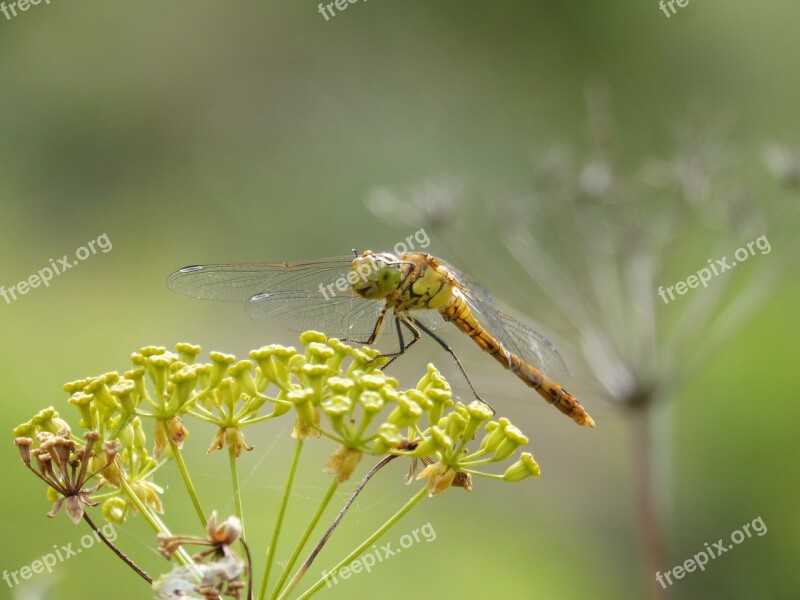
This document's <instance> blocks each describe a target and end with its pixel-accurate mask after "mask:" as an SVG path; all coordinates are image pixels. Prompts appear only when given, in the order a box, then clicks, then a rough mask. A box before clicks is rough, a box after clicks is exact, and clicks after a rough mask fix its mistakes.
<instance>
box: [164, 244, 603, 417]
mask: <svg viewBox="0 0 800 600" xmlns="http://www.w3.org/2000/svg"><path fill="white" fill-rule="evenodd" d="M167 286H168V287H169V288H170V289H172V290H173V291H175V292H178V293H181V294H184V295H186V296H190V297H193V298H196V299H201V300H218V301H228V302H239V303H242V304H244V306H245V310H246V311H247V313H248V315H249V316H250V317H252V318H254V319H256V320H258V321H262V322H265V323H270V324H273V325H277V326H280V327H283V328H286V329H289V330H292V331H297V332H301V331H305V330H306V329H319V330H321V331H324V332H325V333H326V334H327V335H329V336H332V337H339V338H341V339H343V340H347V341H351V342H359V343H365V344H368V345H369V344H373V343H374V342H375V341H376V339H377V338H378V335H379V334H380V333H381V330H382V329H387V328H383V324H384V322H386V321H389V320H393V321H394V330H395V332H396V335H397V337H398V340H399V351H397V352H394V353H391V354H385V356H388V357H390V358H391V359H392V360H394V359H395V358H397V357H398V356H399V355H401V354H404V353H405V352H406V351H407V350H408V349H409V348H410V347H411V346H412V345H413V344H414V343H415V342H417V341H418V340H419V339H420V338H421V333H420V332H422V333H424V334H426V335H427V336H429V337H431V338H432V339H433V340H435V341H436V342H437V343H438V344H439V345H440V346H442V347H443V348H444V349H445V350H446V351H447V352H448V353H450V355H451V356H452V357H453V358H454V359H455V362H456V364H457V365H458V367H459V369H460V371H461V373H462V374H463V375H464V378H465V379H466V381H467V382H468V384H469V386H470V388H471V389H472V392H473V393H474V394H475V396H476V398H478V399H480V396H479V395H478V393H477V392H476V391H475V388H474V386H473V385H472V383H471V382H470V380H469V377H468V376H467V373H466V371H465V370H464V368H463V367H462V366H461V363H460V361H459V360H458V357H457V356H456V354H455V353H454V352H453V350H452V349H451V348H450V347H449V346H448V345H447V344H446V343H445V342H444V340H442V338H441V337H439V335H438V334H437V330H441V329H442V328H444V327H445V326H455V327H456V328H457V329H458V330H460V331H461V332H463V333H465V334H466V335H468V336H469V337H470V338H471V339H472V340H473V342H475V344H477V345H478V347H479V348H480V349H481V350H483V351H484V352H486V353H487V354H489V355H491V356H492V357H493V358H494V359H495V360H496V361H497V362H499V363H500V364H501V365H502V366H503V367H504V368H505V369H506V370H508V371H511V372H512V373H514V375H516V376H517V377H518V378H519V379H520V380H522V382H523V383H525V384H526V385H527V386H528V387H530V388H533V389H534V390H535V391H536V392H538V394H539V395H541V396H542V397H543V398H544V399H545V400H546V401H547V402H548V403H549V404H552V405H553V406H555V407H556V408H557V409H558V410H560V411H561V412H562V413H564V414H565V415H567V416H568V417H570V418H571V419H572V420H573V421H574V422H575V423H577V424H578V425H582V426H585V427H594V426H595V423H594V420H593V419H592V417H590V416H589V414H588V413H587V412H586V410H585V409H584V408H583V406H582V405H581V404H580V403H579V402H578V401H577V400H576V399H575V397H574V396H573V395H572V394H570V393H569V392H568V391H567V390H565V389H564V388H563V387H562V386H561V384H560V383H558V381H559V380H562V378H563V376H564V374H565V372H566V367H565V366H564V362H563V360H562V359H561V356H560V355H559V353H558V351H557V350H556V348H555V346H554V345H553V344H552V342H550V341H549V340H548V339H547V338H546V337H545V336H543V335H542V334H540V333H538V332H536V331H535V330H533V329H532V328H530V327H529V326H527V325H526V324H524V323H522V322H520V321H518V320H516V319H514V318H513V317H511V316H509V315H507V314H506V313H504V312H501V311H499V310H498V309H497V308H496V307H495V304H494V301H493V300H492V297H491V295H490V294H489V292H488V291H487V290H486V288H484V287H483V286H482V285H481V284H479V283H478V282H476V281H474V280H472V279H470V278H469V277H468V276H466V275H464V274H463V273H462V272H461V271H459V270H458V269H456V268H455V267H453V266H452V265H450V264H448V263H446V262H445V261H443V260H441V259H439V258H436V257H435V256H432V255H430V254H426V253H423V252H406V253H400V254H391V253H388V252H379V253H374V252H372V251H370V250H367V251H365V252H362V253H360V254H359V253H357V252H356V251H355V250H354V251H353V254H350V255H347V256H338V257H331V258H321V259H317V260H309V261H305V262H282V263H237V264H209V265H193V266H188V267H184V268H182V269H180V270H178V271H175V272H174V273H172V274H171V275H170V276H169V278H168V279H167ZM387 315H388V316H389V317H388V319H387ZM403 328H405V329H406V330H407V332H409V333H410V334H411V339H409V340H408V341H407V343H406V339H405V338H404V335H403ZM390 333H391V330H390Z"/></svg>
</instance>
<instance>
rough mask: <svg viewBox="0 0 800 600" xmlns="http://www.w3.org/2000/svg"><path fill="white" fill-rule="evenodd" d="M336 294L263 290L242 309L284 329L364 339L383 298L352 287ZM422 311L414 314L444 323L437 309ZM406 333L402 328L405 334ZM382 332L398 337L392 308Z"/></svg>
mask: <svg viewBox="0 0 800 600" xmlns="http://www.w3.org/2000/svg"><path fill="white" fill-rule="evenodd" d="M335 294H336V295H335V296H331V295H330V294H328V297H327V298H325V297H323V295H322V293H321V292H320V291H319V289H317V290H305V291H283V292H264V293H261V294H256V295H255V296H253V297H251V298H250V300H249V301H248V302H247V305H246V306H245V310H246V311H247V314H248V315H250V317H252V318H253V319H255V320H257V321H263V322H264V323H270V324H272V325H277V326H279V327H283V328H284V329H289V330H292V331H297V332H301V331H305V330H307V329H317V330H319V331H323V332H325V333H326V334H327V335H329V336H331V337H341V338H348V339H351V340H361V341H366V339H367V338H368V337H369V336H370V335H371V334H372V331H373V330H374V328H375V323H376V322H377V320H378V317H379V316H380V312H381V310H382V309H383V302H380V301H375V300H367V299H365V298H363V297H361V296H359V295H358V294H356V293H354V292H351V291H346V292H339V291H335ZM425 313H431V314H425ZM425 313H423V314H419V315H417V314H415V315H414V317H415V318H420V319H421V320H422V321H423V323H424V324H426V325H428V326H429V327H437V326H438V327H442V326H443V325H445V322H444V320H443V319H442V318H441V317H439V318H438V321H437V319H436V318H435V317H438V313H435V312H434V311H425ZM434 315H435V317H434ZM406 335H407V334H406V333H405V332H404V336H406ZM381 336H386V337H397V331H396V328H395V325H394V322H393V320H392V313H391V312H389V314H387V316H386V318H385V319H384V321H383V326H382V328H381ZM406 341H408V340H406Z"/></svg>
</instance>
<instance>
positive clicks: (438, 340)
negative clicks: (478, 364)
mask: <svg viewBox="0 0 800 600" xmlns="http://www.w3.org/2000/svg"><path fill="white" fill-rule="evenodd" d="M409 321H411V322H412V323H413V324H414V325H416V326H417V327H419V328H420V329H421V330H422V331H424V332H425V334H426V335H429V336H430V337H431V338H432V339H434V340H435V341H436V343H437V344H439V345H440V346H441V347H442V348H444V349H445V350H447V352H448V354H450V356H452V357H453V360H454V361H456V365H457V366H458V370H459V371H461V374H462V375H463V376H464V379H466V380H467V384H468V385H469V389H470V390H472V394H473V395H474V396H475V398H477V399H478V400H480V401H481V402H483V403H484V404H485V405H486V406H488V407H489V408H491V409H492V412H495V410H494V408H493V407H492V405H491V404H489V403H488V402H486V400H484V399H483V398H481V397H480V396H479V395H478V392H477V391H476V390H475V386H474V385H472V382H471V381H470V380H469V376H468V375H467V372H466V371H465V370H464V367H463V366H461V361H460V360H458V356H456V353H455V352H453V349H452V348H451V347H450V346H448V345H447V343H446V342H445V341H444V340H443V339H442V338H440V337H439V336H438V335H436V334H435V333H433V331H431V330H430V329H428V328H427V327H426V326H425V325H423V324H422V323H420V322H419V321H416V320H413V319H411V318H409Z"/></svg>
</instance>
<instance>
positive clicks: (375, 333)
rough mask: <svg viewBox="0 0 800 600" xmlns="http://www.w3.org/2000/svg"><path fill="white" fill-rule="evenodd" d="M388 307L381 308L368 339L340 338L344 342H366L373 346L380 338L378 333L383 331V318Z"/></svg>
mask: <svg viewBox="0 0 800 600" xmlns="http://www.w3.org/2000/svg"><path fill="white" fill-rule="evenodd" d="M386 310H387V307H385V306H384V307H383V310H381V314H379V315H378V320H377V321H375V327H373V328H372V333H371V334H370V336H369V337H368V338H367V339H366V340H357V339H355V338H348V337H344V338H339V339H340V340H341V341H343V342H350V343H352V344H366V345H367V346H371V345H372V344H374V343H375V340H376V339H378V334H379V333H380V332H381V325H383V318H384V317H385V316H386Z"/></svg>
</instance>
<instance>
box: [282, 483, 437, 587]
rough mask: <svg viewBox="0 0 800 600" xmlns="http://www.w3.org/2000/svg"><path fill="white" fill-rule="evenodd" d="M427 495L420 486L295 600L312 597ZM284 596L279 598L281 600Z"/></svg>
mask: <svg viewBox="0 0 800 600" xmlns="http://www.w3.org/2000/svg"><path fill="white" fill-rule="evenodd" d="M427 494H428V488H427V486H422V489H420V491H419V492H417V493H416V494H415V495H414V496H412V497H411V499H410V500H409V501H408V502H406V503H405V505H404V506H403V507H402V508H401V509H400V510H398V511H397V512H396V513H395V514H393V515H392V516H391V517H389V520H388V521H386V523H384V524H383V525H381V526H380V527H379V528H378V529H377V530H375V533H373V534H372V535H371V536H369V537H368V538H367V539H366V540H365V541H364V542H362V543H361V545H360V546H358V548H356V549H355V550H353V551H352V552H351V553H350V554H348V555H347V556H346V557H345V558H344V559H343V560H342V561H341V562H340V563H339V564H338V565H336V566H335V567H334V568H333V569H331V570H330V572H328V573H327V574H326V575H325V577H322V578H320V579H319V580H318V581H317V582H316V583H315V584H314V585H312V586H311V587H310V588H308V590H306V591H305V592H304V593H303V594H302V595H300V596H298V598H297V600H305V598H310V597H311V596H312V595H314V594H315V593H316V592H317V590H319V589H320V588H321V587H322V586H323V585H325V582H326V581H327V577H329V576H331V575H336V573H337V572H338V571H339V569H341V568H342V567H343V566H345V565H348V564H350V563H351V562H352V561H353V560H354V559H355V558H356V557H358V556H360V555H361V553H362V552H364V550H366V549H367V548H369V547H370V546H371V545H372V544H374V543H375V542H376V541H377V540H378V539H379V538H380V537H381V536H382V535H383V534H384V533H386V532H387V531H388V530H389V529H391V528H392V527H393V526H394V525H396V524H397V522H398V521H399V520H400V519H402V518H403V517H404V516H405V514H406V513H407V512H408V511H410V510H411V509H412V508H414V506H416V505H417V503H418V502H419V501H420V500H422V499H423V498H424V497H425V496H426V495H427ZM283 597H284V596H281V599H282V598H283Z"/></svg>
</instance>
